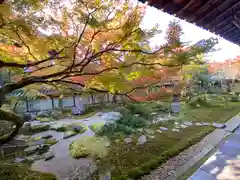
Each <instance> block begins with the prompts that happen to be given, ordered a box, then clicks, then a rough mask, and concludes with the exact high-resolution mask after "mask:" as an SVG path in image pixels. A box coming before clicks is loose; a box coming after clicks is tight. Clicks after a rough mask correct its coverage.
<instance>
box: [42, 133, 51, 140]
mask: <svg viewBox="0 0 240 180" xmlns="http://www.w3.org/2000/svg"><path fill="white" fill-rule="evenodd" d="M52 137H53V136H52V135H51V134H46V135H44V136H42V139H50V138H52Z"/></svg>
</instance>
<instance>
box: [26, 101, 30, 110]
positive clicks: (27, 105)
mask: <svg viewBox="0 0 240 180" xmlns="http://www.w3.org/2000/svg"><path fill="white" fill-rule="evenodd" d="M26 107H27V112H29V104H28V100H27V99H26Z"/></svg>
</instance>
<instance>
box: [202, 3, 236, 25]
mask: <svg viewBox="0 0 240 180" xmlns="http://www.w3.org/2000/svg"><path fill="white" fill-rule="evenodd" d="M225 2H227V1H225ZM223 4H224V3H223ZM238 5H240V1H238V2H237V3H236V4H234V6H230V7H229V8H228V9H226V10H225V11H224V12H223V13H222V14H220V15H219V16H217V17H216V19H214V20H213V21H212V22H211V23H210V24H214V23H215V22H216V21H218V20H219V19H220V18H222V17H223V15H224V14H225V13H226V12H228V11H229V10H232V9H233V8H235V7H237V6H238ZM206 27H207V28H210V27H211V26H209V25H207V26H206Z"/></svg>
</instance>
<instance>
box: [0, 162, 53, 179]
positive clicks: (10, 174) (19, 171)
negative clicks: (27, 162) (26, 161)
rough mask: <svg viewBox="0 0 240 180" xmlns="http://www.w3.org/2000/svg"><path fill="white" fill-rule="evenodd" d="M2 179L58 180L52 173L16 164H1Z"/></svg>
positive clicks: (0, 177) (0, 176) (0, 175)
mask: <svg viewBox="0 0 240 180" xmlns="http://www.w3.org/2000/svg"><path fill="white" fill-rule="evenodd" d="M0 179H2V180H57V178H56V176H55V175H53V174H50V173H42V172H37V171H32V170H30V169H29V168H28V167H27V166H20V165H19V166H18V165H15V164H0Z"/></svg>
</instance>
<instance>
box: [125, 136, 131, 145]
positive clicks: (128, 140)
mask: <svg viewBox="0 0 240 180" xmlns="http://www.w3.org/2000/svg"><path fill="white" fill-rule="evenodd" d="M124 142H125V143H126V144H129V143H131V142H132V138H131V137H128V138H124Z"/></svg>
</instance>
